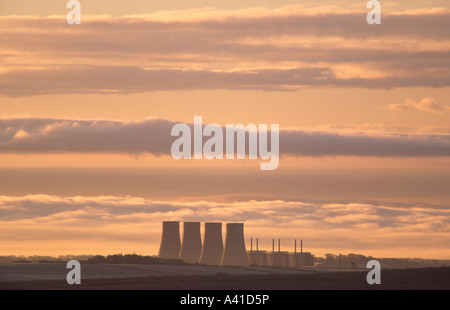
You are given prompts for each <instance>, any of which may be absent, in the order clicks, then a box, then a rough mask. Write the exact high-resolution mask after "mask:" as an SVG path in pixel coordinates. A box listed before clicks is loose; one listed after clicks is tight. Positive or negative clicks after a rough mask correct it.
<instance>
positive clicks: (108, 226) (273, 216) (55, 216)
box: [0, 195, 450, 255]
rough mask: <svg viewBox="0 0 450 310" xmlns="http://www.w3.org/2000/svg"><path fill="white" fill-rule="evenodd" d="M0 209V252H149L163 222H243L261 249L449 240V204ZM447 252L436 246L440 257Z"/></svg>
mask: <svg viewBox="0 0 450 310" xmlns="http://www.w3.org/2000/svg"><path fill="white" fill-rule="evenodd" d="M0 214H1V216H0V224H1V226H0V227H1V228H0V237H1V239H2V240H3V241H2V249H3V251H7V250H8V249H9V246H10V245H11V248H12V247H13V244H22V243H24V244H28V246H29V247H30V248H31V249H32V246H30V244H29V243H30V242H36V243H37V242H41V243H42V242H46V243H47V242H51V243H52V244H58V242H61V240H63V241H64V243H65V244H70V243H71V242H72V243H74V242H75V241H80V244H81V245H84V251H86V250H87V249H90V248H92V246H93V244H95V243H97V244H99V241H100V242H101V244H110V247H112V248H114V246H113V245H114V244H117V243H118V242H122V243H123V242H130V243H132V244H133V245H134V246H135V245H136V243H138V244H139V249H140V250H139V252H141V251H142V249H144V248H145V249H147V248H148V247H149V245H150V247H151V248H152V250H153V254H155V253H157V249H158V245H159V240H160V233H161V221H163V220H178V221H202V222H203V221H222V222H236V221H239V222H245V225H246V236H247V238H249V237H250V236H258V237H259V238H260V241H261V243H260V245H261V248H262V247H263V245H264V240H265V241H266V244H267V246H268V244H269V240H271V238H273V237H275V236H276V237H280V238H282V240H283V241H284V242H286V240H292V239H293V238H303V239H305V240H307V244H308V245H309V247H310V248H311V247H312V248H315V249H321V250H322V251H328V250H332V249H335V248H336V246H337V245H336V244H338V247H342V248H351V249H360V250H365V251H366V252H367V251H369V253H371V254H374V252H375V253H376V252H377V250H379V249H383V250H384V251H386V250H388V251H389V250H390V251H392V250H398V248H399V247H405V246H408V247H410V248H411V249H413V250H414V251H415V252H416V253H417V255H423V253H425V252H426V250H433V249H434V250H436V248H438V247H440V248H441V249H444V248H447V249H448V246H446V245H448V240H450V221H449V219H450V211H449V210H447V209H445V208H439V207H432V206H419V205H399V204H393V205H390V204H389V203H377V202H372V203H370V204H369V203H358V202H352V203H306V202H301V201H285V200H261V201H256V200H249V201H242V202H214V201H193V202H177V201H154V200H149V199H144V198H140V197H122V196H97V197H87V196H73V197H61V196H51V195H28V196H20V197H17V196H14V197H13V196H0ZM267 227H271V229H267ZM224 229H225V227H224ZM284 244H285V246H286V243H284ZM78 246H80V245H78ZM81 247H82V248H83V246H81ZM96 249H98V248H96ZM135 249H136V248H135ZM97 251H98V250H97ZM422 251H425V252H422ZM391 253H392V252H391ZM85 254H86V253H85ZM88 254H90V253H88ZM448 254H450V253H449V252H448V251H443V254H442V255H448ZM399 255H401V254H399Z"/></svg>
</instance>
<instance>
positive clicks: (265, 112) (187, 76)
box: [0, 0, 450, 259]
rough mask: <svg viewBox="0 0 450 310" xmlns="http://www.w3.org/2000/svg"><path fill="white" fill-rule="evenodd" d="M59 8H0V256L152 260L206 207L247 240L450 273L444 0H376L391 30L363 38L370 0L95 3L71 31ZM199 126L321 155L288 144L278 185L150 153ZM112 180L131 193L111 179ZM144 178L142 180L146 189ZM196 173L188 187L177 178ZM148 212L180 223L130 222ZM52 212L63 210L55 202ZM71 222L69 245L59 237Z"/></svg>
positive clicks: (8, 4) (245, 167)
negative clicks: (172, 130) (444, 266)
mask: <svg viewBox="0 0 450 310" xmlns="http://www.w3.org/2000/svg"><path fill="white" fill-rule="evenodd" d="M67 11H68V10H67V9H66V8H65V6H64V5H61V6H59V5H56V4H55V1H50V0H49V1H38V2H25V1H22V0H15V1H12V0H11V1H9V0H5V1H2V3H1V4H0V42H1V43H0V46H1V48H2V53H1V54H0V183H1V184H3V186H0V214H4V216H0V222H2V223H1V226H0V237H1V238H2V240H6V242H2V244H1V247H0V254H1V255H3V254H46V253H49V254H53V255H57V254H68V253H75V252H76V253H83V254H90V253H92V251H101V252H102V253H106V254H112V253H116V252H133V251H136V252H138V253H145V254H156V252H157V247H158V242H159V237H160V236H159V233H160V226H159V223H160V221H162V220H166V219H178V220H185V219H195V220H202V215H204V216H206V217H209V216H210V214H209V213H208V214H206V215H205V214H202V213H201V212H200V211H198V209H197V207H192V208H191V207H189V206H187V207H186V208H183V207H180V206H179V204H180V203H182V202H185V201H189V202H190V203H193V204H202V202H201V201H202V200H204V199H206V200H207V201H209V203H210V204H214V203H219V201H220V202H223V201H226V204H225V205H222V206H220V207H217V209H214V210H215V211H214V212H216V213H217V214H222V215H223V217H222V219H223V221H228V220H234V221H236V220H242V221H245V222H246V225H247V226H246V227H247V228H246V229H247V231H248V233H249V234H251V235H257V234H258V233H259V232H261V234H262V235H261V237H265V238H267V239H268V240H269V239H270V238H271V236H272V235H277V236H282V237H283V239H284V240H290V239H293V238H299V235H301V236H304V237H302V238H303V239H305V242H306V244H310V247H311V251H312V252H313V253H317V254H320V255H323V254H324V253H328V252H333V253H337V252H346V251H352V252H356V253H363V254H371V255H388V256H396V257H404V256H416V257H428V258H433V257H435V258H447V259H448V258H450V252H449V251H448V250H447V251H444V250H443V249H448V248H450V244H449V241H448V240H450V226H449V214H448V212H449V209H448V205H449V203H450V200H449V196H448V195H446V194H445V193H446V191H445V188H446V187H448V185H450V180H449V178H448V177H446V175H450V174H449V173H448V172H450V171H449V169H450V161H449V160H450V139H449V133H450V122H449V116H450V102H449V99H448V98H450V71H449V70H448V68H449V59H450V58H449V53H450V37H449V33H448V29H449V27H450V24H449V23H450V22H449V21H450V6H449V4H448V1H406V0H405V1H395V2H392V1H391V2H389V3H383V6H382V24H381V25H368V24H367V23H366V19H365V14H367V11H368V10H367V9H366V8H365V3H364V1H362V2H361V1H314V2H309V3H302V4H299V3H298V1H290V0H282V1H276V3H275V2H274V1H268V0H267V1H260V0H258V1H256V0H246V1H206V0H195V1H189V2H186V1H170V2H168V3H166V2H160V1H156V2H155V1H143V0H142V1H141V0H130V1H127V2H126V3H122V2H114V3H110V1H106V0H105V1H103V0H99V1H89V2H88V1H84V2H82V24H81V25H68V24H67V23H66V21H65V14H66V13H67ZM195 115H201V116H203V121H204V123H205V124H206V123H218V124H220V125H222V126H224V125H225V124H235V123H243V124H248V123H255V124H279V125H280V129H281V130H282V135H284V136H282V137H288V138H289V139H306V140H301V141H305V143H309V144H306V145H307V146H308V147H310V148H311V151H313V155H311V154H308V151H309V149H307V150H305V149H302V147H301V146H302V145H300V146H299V145H294V144H295V143H294V142H295V141H296V140H292V141H293V146H292V148H293V151H290V152H286V153H289V155H288V154H284V153H283V149H281V152H282V158H281V161H280V168H279V170H277V171H273V172H272V173H273V174H272V176H273V178H274V180H276V182H278V184H282V185H280V186H279V187H277V184H276V183H275V182H271V181H270V180H271V176H270V174H269V175H268V174H267V172H262V171H259V162H255V161H248V160H246V161H232V162H229V161H212V162H211V161H205V160H204V161H181V162H180V161H175V160H173V159H172V158H171V157H170V156H169V154H170V153H169V152H170V151H166V150H165V149H164V150H162V151H161V150H160V149H157V147H162V148H164V147H165V144H164V143H160V144H158V143H156V142H154V141H159V140H157V138H158V137H161V136H163V135H164V134H165V131H163V130H162V129H160V128H162V127H158V126H160V125H159V123H158V124H156V125H155V124H154V123H152V121H151V120H152V119H160V120H161V123H163V122H166V121H167V123H164V124H171V123H170V122H185V123H192V122H193V117H194V116H195ZM149 120H150V121H149ZM156 123H157V122H156ZM146 126H150V127H148V128H153V132H148V136H149V139H150V140H149V141H151V143H150V142H149V144H151V145H149V146H148V148H147V146H146V145H145V143H146V142H145V141H146V140H145V137H146V136H147V135H146V132H145V131H143V130H144V129H145V128H147V127H146ZM152 126H153V127H152ZM142 128H144V129H142ZM138 135H139V136H138ZM310 136H313V137H315V138H314V139H308V137H310ZM92 137H97V138H92ZM90 138H92V140H91V139H90ZM95 139H99V140H98V141H95ZM100 139H101V141H100ZM151 139H156V140H151ZM171 139H172V137H170V136H169V135H168V136H167V139H165V140H164V137H163V139H162V140H164V141H169V142H170V141H171ZM285 139H287V138H285ZM115 141H117V142H115ZM133 141H137V142H133ZM141 141H144V142H142V143H141ZM284 141H291V140H284ZM317 141H319V142H317ZM320 141H324V142H320ZM336 141H338V142H336ZM355 141H360V142H358V143H356V144H355ZM128 142H129V144H127V143H128ZM133 143H134V144H133ZM320 143H323V144H324V147H323V148H322V146H321V145H320ZM334 143H337V144H334ZM340 143H341V144H340ZM342 143H347V144H345V145H346V146H348V148H349V151H348V153H345V152H344V153H342V150H341V149H340V146H341V145H342ZM117 144H119V145H117ZM140 145H142V148H139V147H140ZM128 147H129V148H128ZM136 148H137V150H136ZM158 152H161V153H162V154H163V156H154V154H156V153H158ZM292 152H293V153H292ZM408 152H411V153H408ZM311 156H313V157H311ZM74 167H75V168H79V169H81V170H80V171H91V172H92V173H93V177H92V178H91V179H89V178H83V177H82V176H80V175H77V174H76V173H75V172H74V171H72V170H70V168H74ZM86 167H89V168H90V169H91V170H89V169H88V170H82V169H83V168H86ZM35 168H39V169H37V170H36V169H35ZM53 168H56V169H57V170H56V171H60V172H59V173H60V174H61V176H63V177H64V179H58V178H57V175H58V174H59V173H58V172H54V171H55V170H52V169H53ZM116 168H119V169H122V168H123V169H124V173H123V175H122V176H120V174H116V172H114V171H116V170H114V169H116ZM58 169H60V170H58ZM64 169H66V170H64ZM67 169H69V170H70V172H68V171H69V170H67ZM105 169H106V170H105ZM108 169H111V175H113V178H122V180H128V181H129V183H128V184H129V187H126V186H125V187H124V186H123V185H122V183H121V181H120V180H118V181H117V183H114V182H112V183H108V182H111V180H110V178H111V175H109V174H108V172H105V171H108ZM133 169H137V170H133ZM139 169H143V171H145V172H146V173H148V174H147V175H146V174H143V175H140V176H139V178H137V177H136V174H139V173H138V172H136V171H139ZM155 169H160V170H157V171H159V172H158V173H160V174H158V178H161V179H162V180H165V181H166V182H167V184H166V183H164V184H165V187H164V188H161V190H159V187H158V186H159V185H158V183H156V184H155V183H154V180H153V177H154V175H153V174H152V173H153V171H156V170H155ZM204 169H209V173H210V178H211V182H209V184H208V182H206V183H205V182H204V181H202V179H201V178H203V177H205V175H204V174H203V172H202V171H203V170H204ZM197 170H198V173H197ZM225 171H228V172H230V173H235V174H236V176H238V177H240V178H241V179H242V180H248V182H253V183H252V184H245V182H244V183H243V184H242V183H240V182H234V183H233V181H232V180H231V179H229V178H228V176H227V177H226V173H225ZM306 171H307V173H306ZM55 173H56V174H55ZM190 174H193V175H195V178H194V179H195V180H196V181H195V182H193V183H192V184H185V185H183V184H184V183H180V182H181V181H180V180H185V177H186V175H190ZM303 174H305V175H308V176H310V177H311V184H309V183H308V180H302V179H301V176H302V175H303ZM40 175H42V176H43V177H42V179H39V176H40ZM96 176H98V178H97V177H96ZM8 178H11V179H8ZM247 178H248V179H247ZM353 178H354V179H353ZM36 180H39V181H36ZM221 180H224V181H223V182H224V183H221ZM225 180H226V181H225ZM102 182H105V184H106V183H107V184H110V185H109V186H110V187H109V188H107V187H105V186H103V187H102V186H100V185H99V184H101V183H102ZM140 182H144V183H145V184H147V183H146V182H148V184H149V185H151V186H154V187H155V188H153V189H152V190H151V191H150V192H151V193H152V194H148V193H146V192H145V190H144V189H142V188H141V186H140V185H139V184H140ZM186 182H188V183H189V181H186ZM396 182H397V183H400V185H396V184H397V183H396ZM11 184H14V185H11ZM170 184H172V185H173V186H174V188H175V189H171V188H170ZM236 184H239V186H237V185H236ZM358 184H362V185H361V186H358ZM201 186H205V194H203V195H202V194H201V190H200V191H199V187H200V189H201ZM309 186H311V187H309ZM325 187H327V188H325ZM124 188H125V189H124ZM176 189H178V191H177V190H176ZM322 190H323V192H324V193H325V194H324V195H321V191H322ZM339 191H340V192H342V193H344V194H342V195H336V193H337V192H339ZM180 192H182V193H183V194H182V195H180ZM199 193H200V194H199ZM268 193H270V195H268ZM106 194H107V195H108V196H111V197H115V198H114V199H116V200H118V201H121V204H119V205H120V206H119V207H118V208H119V209H120V210H122V209H121V208H124V209H123V210H122V211H121V212H120V214H116V213H115V212H116V211H114V207H111V206H112V205H115V204H113V203H111V202H110V201H105V200H104V199H101V198H99V197H101V196H102V195H106ZM266 194H267V195H266ZM30 195H31V196H30ZM36 195H38V196H36ZM39 195H41V196H39ZM152 195H153V196H152ZM71 197H85V198H80V199H81V200H83V199H84V200H83V201H84V202H83V203H81V204H78V203H73V200H72V198H71ZM230 197H234V198H230ZM236 197H238V198H236ZM144 198H145V199H146V200H145V201H144V202H143V203H144V204H147V205H152V204H154V203H156V202H159V201H160V200H164V201H166V202H167V203H168V207H167V208H168V209H167V210H164V209H161V210H159V209H158V211H157V212H156V211H154V210H153V209H152V208H149V209H148V210H146V209H145V208H143V209H139V210H134V209H133V210H130V211H128V212H127V211H126V210H127V206H128V205H130V204H131V205H133V204H134V203H135V202H136V200H139V199H144ZM58 201H59V202H61V201H63V202H61V206H63V207H62V208H63V209H61V210H59V209H58V208H53V207H49V206H50V205H53V204H54V203H58ZM155 201H156V202H155ZM261 201H266V203H261ZM276 201H281V202H280V205H277V203H276ZM324 201H326V203H324ZM28 202H31V205H28V204H27V203H28ZM33 203H34V204H33ZM238 203H242V204H246V205H247V207H242V208H241V206H240V205H237V204H238ZM305 203H309V204H311V206H308V207H306V206H305V205H304V204H305ZM333 203H336V204H340V205H339V211H337V210H336V209H335V207H336V206H335V205H334V204H333ZM33 205H35V206H41V207H42V208H43V209H42V210H41V209H39V208H40V207H39V208H37V207H36V208H37V209H34V208H33ZM291 205H295V210H296V211H295V212H294V213H291V212H290V211H289V212H288V211H286V214H283V211H280V209H282V210H284V209H285V208H287V209H289V208H288V206H291ZM209 207H210V206H209ZM47 208H48V210H50V211H46V210H47ZM131 209H132V208H131ZM172 209H173V210H174V211H171V210H172ZM287 209H286V210H287ZM387 209H388V210H390V211H389V212H391V213H392V214H393V215H392V219H389V216H388V215H387V214H391V213H389V212H388V211H386V210H387ZM208 210H209V209H208ZM41 211H42V212H41ZM208 212H213V211H211V210H209V211H208ZM271 213H273V214H276V217H275V218H274V219H270V216H268V214H271ZM255 214H256V215H257V214H261V216H260V217H258V216H256V215H255ZM289 217H292V219H291V220H289V219H288V218H289ZM211 219H212V218H211ZM320 223H322V224H323V225H321V224H320ZM67 225H69V226H70V227H71V229H70V231H71V232H73V235H71V234H62V235H61V237H58V238H57V237H55V235H58V232H59V231H60V230H61V229H63V228H64V227H67ZM150 227H151V228H150ZM267 227H273V231H270V232H267V231H266V232H264V233H262V231H264V229H265V228H267ZM147 229H149V230H148V231H147ZM117 231H122V232H124V234H123V235H120V234H117V233H116V232H117ZM94 235H95V237H93V236H94ZM374 235H376V236H378V237H374ZM333 236H339V237H340V240H339V242H337V241H336V240H331V239H330V238H333ZM356 236H358V238H357V237H356ZM248 237H250V235H248ZM99 242H101V243H102V244H103V248H102V249H100V248H99V247H96V245H97V244H98V243H99ZM286 243H288V241H286ZM49 244H51V245H52V248H49V247H48V245H49ZM55 245H57V246H55ZM147 245H148V247H147Z"/></svg>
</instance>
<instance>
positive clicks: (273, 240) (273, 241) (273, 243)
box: [272, 238, 275, 252]
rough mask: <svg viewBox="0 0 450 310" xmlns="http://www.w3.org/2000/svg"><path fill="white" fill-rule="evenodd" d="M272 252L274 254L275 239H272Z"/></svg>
mask: <svg viewBox="0 0 450 310" xmlns="http://www.w3.org/2000/svg"><path fill="white" fill-rule="evenodd" d="M272 252H275V238H272Z"/></svg>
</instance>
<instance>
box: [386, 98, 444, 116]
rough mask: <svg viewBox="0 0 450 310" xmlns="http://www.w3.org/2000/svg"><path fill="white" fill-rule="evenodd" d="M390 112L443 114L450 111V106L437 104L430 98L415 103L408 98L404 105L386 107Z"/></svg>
mask: <svg viewBox="0 0 450 310" xmlns="http://www.w3.org/2000/svg"><path fill="white" fill-rule="evenodd" d="M385 109H386V110H388V111H422V112H428V113H443V112H448V111H450V106H448V105H445V104H442V103H439V102H437V100H435V99H433V98H429V97H425V98H422V99H421V100H420V101H415V100H413V99H411V98H406V99H405V102H404V103H397V104H390V105H388V106H386V107H385Z"/></svg>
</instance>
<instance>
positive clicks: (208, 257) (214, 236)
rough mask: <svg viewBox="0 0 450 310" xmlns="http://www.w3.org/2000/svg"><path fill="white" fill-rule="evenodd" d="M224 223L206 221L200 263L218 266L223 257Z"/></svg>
mask: <svg viewBox="0 0 450 310" xmlns="http://www.w3.org/2000/svg"><path fill="white" fill-rule="evenodd" d="M222 253H223V242H222V223H205V233H204V235H203V248H202V253H201V254H200V259H199V261H198V262H199V263H200V264H205V265H213V266H218V265H219V264H220V260H221V258H222Z"/></svg>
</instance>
